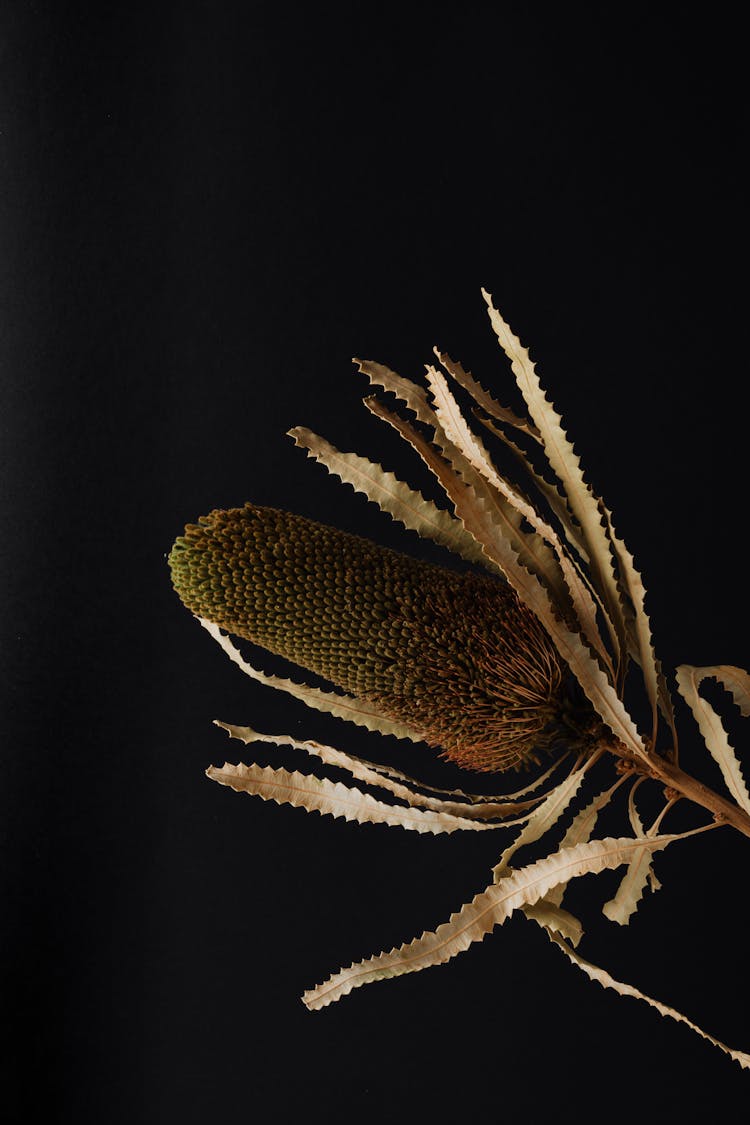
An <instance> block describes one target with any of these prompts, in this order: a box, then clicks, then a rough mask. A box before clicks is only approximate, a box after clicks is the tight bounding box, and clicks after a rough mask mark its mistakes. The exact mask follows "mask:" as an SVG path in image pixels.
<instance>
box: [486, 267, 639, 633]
mask: <svg viewBox="0 0 750 1125" xmlns="http://www.w3.org/2000/svg"><path fill="white" fill-rule="evenodd" d="M482 295H483V297H484V299H485V301H486V302H487V307H488V311H489V315H490V321H491V323H492V327H493V329H494V330H495V335H496V336H497V338H498V341H499V343H500V346H501V347H502V349H503V351H504V352H505V354H506V355H507V356H508V359H509V360H510V361H511V369H512V371H513V374H514V375H515V377H516V382H517V383H518V387H519V390H520V391H521V394H522V395H523V397H524V400H525V402H526V405H527V407H528V410H529V414H530V415H531V418H532V420H533V421H534V423H535V425H536V426H537V429H538V430H539V433H540V435H541V437H542V441H543V443H544V450H545V454H546V456H547V459H548V461H549V463H550V465H551V467H552V469H553V470H554V472H555V474H556V476H557V478H558V480H559V481H560V483H561V484H562V486H563V489H564V491H565V494H566V496H567V498H568V503H569V504H570V508H571V510H572V512H573V515H574V516H575V518H576V520H577V521H578V523H579V525H580V528H581V532H582V534H583V537H584V540H585V543H586V548H587V551H588V555H589V561H590V566H591V571H592V577H593V578H594V581H595V583H596V587H597V589H598V591H599V593H600V595H601V597H602V598H603V600H604V603H605V605H606V606H607V610H608V613H609V616H610V618H611V620H612V622H613V625H614V627H615V635H614V636H613V641H614V642H615V643H616V644H617V645H618V646H619V647H620V648H621V647H622V643H623V639H624V630H625V622H624V617H623V612H622V606H621V604H620V594H619V590H618V588H617V579H616V576H615V571H614V566H613V559H612V548H611V544H610V542H609V539H608V536H607V533H606V531H605V528H604V525H603V523H602V514H601V511H600V510H599V502H598V499H597V497H596V496H595V495H594V493H593V492H592V491H591V489H590V487H589V485H588V484H587V483H586V480H585V478H584V476H583V472H582V470H581V462H580V458H579V456H578V454H577V453H576V452H575V449H574V448H573V445H572V444H571V442H570V441H569V440H568V438H567V435H566V434H565V431H564V430H563V428H562V425H561V422H562V418H561V417H560V415H559V414H558V413H557V411H556V410H555V408H554V406H553V405H552V403H551V402H549V400H548V399H547V396H546V394H545V392H544V390H543V389H542V386H541V384H540V382H539V377H538V376H537V374H536V371H535V369H534V367H535V365H534V364H533V363H532V362H531V360H530V358H529V354H528V352H527V350H526V349H525V348H524V347H523V345H522V344H521V341H520V340H519V339H518V337H517V336H515V335H514V334H513V332H512V331H511V329H510V327H509V326H508V324H506V322H505V321H504V320H503V318H502V316H501V315H500V313H499V312H498V311H497V309H496V308H495V307H494V305H493V304H492V298H491V296H490V294H489V293H488V292H487V291H486V290H484V289H483V290H482Z"/></svg>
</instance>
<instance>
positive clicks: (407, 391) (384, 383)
mask: <svg viewBox="0 0 750 1125" xmlns="http://www.w3.org/2000/svg"><path fill="white" fill-rule="evenodd" d="M352 362H353V363H356V364H357V366H358V367H359V370H360V371H361V372H362V374H363V375H366V376H367V378H368V379H369V380H370V383H371V385H372V386H374V387H382V388H383V390H385V391H390V393H391V394H394V395H395V396H396V398H398V399H400V400H401V402H404V403H406V405H407V406H408V407H409V409H410V410H413V411H414V413H415V414H416V416H417V418H418V419H419V421H420V422H425V423H426V424H427V425H428V426H432V425H434V420H435V415H434V413H433V410H432V407H431V406H430V404H429V402H428V401H427V395H426V393H425V391H424V388H422V387H420V386H418V385H417V384H416V383H413V382H412V381H411V380H410V379H404V377H403V376H402V375H397V374H396V372H395V371H391V369H390V367H386V366H385V365H384V364H382V363H374V362H373V361H372V360H369V359H354V360H353V361H352Z"/></svg>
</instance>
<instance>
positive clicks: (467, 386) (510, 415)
mask: <svg viewBox="0 0 750 1125" xmlns="http://www.w3.org/2000/svg"><path fill="white" fill-rule="evenodd" d="M432 350H433V351H434V353H435V355H436V356H437V358H438V359H439V360H440V363H441V364H442V365H443V367H444V368H445V370H446V371H447V372H448V374H449V375H452V376H453V378H454V379H455V380H456V382H457V383H458V384H459V386H461V387H463V388H464V390H465V391H468V392H469V394H470V395H471V397H472V398H473V399H474V401H475V402H476V404H477V406H480V407H481V408H482V410H485V411H486V412H487V413H488V414H489V415H490V417H492V418H496V419H497V420H498V422H505V423H506V424H508V425H510V426H513V428H514V429H516V430H521V431H522V432H523V433H525V434H528V435H529V437H532V438H533V439H534V441H537V442H541V438H540V436H539V431H538V430H537V428H536V426H535V425H534V424H533V423H532V422H531V421H530V420H529V419H528V418H520V417H519V416H518V415H517V414H514V412H513V411H512V410H509V409H508V407H507V406H501V405H500V403H499V402H496V401H495V399H494V398H493V397H492V395H490V394H488V393H487V391H486V390H485V389H484V387H483V386H481V384H480V383H478V382H477V380H476V379H475V378H474V376H473V375H472V374H471V372H470V371H466V370H465V369H464V368H463V367H462V366H461V364H460V363H458V362H457V361H456V360H454V359H451V357H450V356H449V355H447V354H446V353H445V352H441V351H440V349H439V348H433V349H432Z"/></svg>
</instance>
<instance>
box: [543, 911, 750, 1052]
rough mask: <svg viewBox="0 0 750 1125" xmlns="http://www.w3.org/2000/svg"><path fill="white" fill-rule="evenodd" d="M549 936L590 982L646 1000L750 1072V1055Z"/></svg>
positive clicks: (553, 935) (622, 994)
mask: <svg viewBox="0 0 750 1125" xmlns="http://www.w3.org/2000/svg"><path fill="white" fill-rule="evenodd" d="M547 934H548V937H549V939H550V941H552V942H554V943H555V945H557V946H558V947H559V948H560V949H561V950H562V951H563V953H564V954H565V955H566V957H567V958H568V960H569V961H571V962H572V963H573V964H574V965H577V966H578V968H579V969H581V970H582V971H583V972H584V973H585V974H586V976H587V977H588V978H589V980H594V981H597V983H598V984H600V985H601V986H602V988H611V989H613V990H614V991H615V992H617V993H619V995H620V996H632V997H633V998H634V999H636V1000H645V1002H646V1003H647V1004H650V1005H651V1007H652V1008H656V1010H657V1012H660V1013H661V1015H663V1016H669V1018H670V1019H673V1020H677V1022H678V1023H684V1024H686V1025H687V1027H689V1028H690V1030H691V1031H694V1032H695V1033H696V1035H700V1036H701V1038H702V1039H707V1040H708V1042H709V1043H712V1044H713V1045H714V1047H718V1048H719V1049H720V1050H721V1051H724V1052H725V1054H727V1055H729V1057H730V1058H732V1059H734V1060H735V1062H738V1063H739V1064H740V1066H741V1067H743V1068H744V1069H745V1070H750V1054H747V1053H746V1052H745V1051H737V1050H734V1048H732V1047H727V1045H726V1044H725V1043H722V1042H721V1041H720V1040H719V1039H715V1038H714V1037H713V1035H709V1034H708V1033H707V1032H706V1031H703V1030H702V1028H700V1027H698V1025H697V1024H694V1023H693V1021H692V1020H689V1019H688V1018H687V1016H683V1015H682V1013H681V1012H677V1011H675V1009H674V1008H670V1007H668V1006H667V1005H666V1004H662V1003H661V1001H660V1000H654V999H653V997H651V996H646V994H645V993H644V992H640V991H639V990H638V989H637V988H634V987H633V985H631V984H624V983H623V982H622V981H619V980H615V979H614V977H612V976H610V974H609V973H608V972H607V971H606V970H605V969H600V968H598V967H597V966H596V965H592V964H591V962H590V961H584V959H583V957H581V955H580V954H579V953H575V952H574V951H573V950H572V949H571V948H570V946H569V945H568V944H567V942H565V941H564V940H563V939H562V938H561V937H559V936H558V935H557V934H555V933H552V932H551V931H550V930H548V931H547Z"/></svg>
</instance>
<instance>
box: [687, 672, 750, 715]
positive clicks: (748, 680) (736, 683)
mask: <svg viewBox="0 0 750 1125" xmlns="http://www.w3.org/2000/svg"><path fill="white" fill-rule="evenodd" d="M698 671H699V672H700V673H701V679H706V678H707V677H709V676H711V677H713V679H715V680H718V681H719V683H720V684H722V686H723V687H725V688H726V689H727V691H729V692H731V695H732V699H733V700H734V702H735V704H736V705H737V706H738V707H739V709H740V711H741V712H742V714H743V715H744V716H745V718H748V717H750V673H747V672H745V670H744V669H743V668H736V667H735V666H734V665H733V664H712V665H710V666H709V667H706V668H699V669H698Z"/></svg>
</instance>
